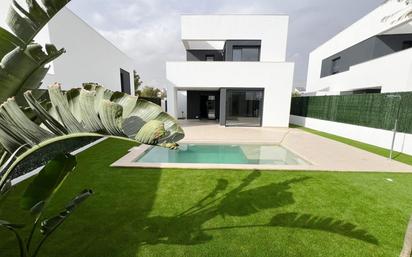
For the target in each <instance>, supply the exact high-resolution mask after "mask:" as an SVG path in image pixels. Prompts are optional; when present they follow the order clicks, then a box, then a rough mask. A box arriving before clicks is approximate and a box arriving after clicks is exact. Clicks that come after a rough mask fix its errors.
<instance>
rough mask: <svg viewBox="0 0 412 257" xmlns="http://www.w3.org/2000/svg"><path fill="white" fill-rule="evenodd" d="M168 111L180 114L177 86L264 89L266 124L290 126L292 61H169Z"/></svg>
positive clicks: (264, 123)
mask: <svg viewBox="0 0 412 257" xmlns="http://www.w3.org/2000/svg"><path fill="white" fill-rule="evenodd" d="M166 71H167V79H168V80H169V81H170V82H171V83H172V86H171V87H170V88H169V89H168V92H171V94H169V93H168V95H169V96H172V97H170V99H168V111H169V113H170V114H172V115H173V116H175V117H178V114H177V113H176V111H177V104H176V97H173V95H174V94H175V93H176V89H179V88H180V89H182V90H185V89H188V88H189V89H197V90H204V89H209V90H210V89H219V88H222V87H225V88H264V89H265V95H264V106H263V126H265V127H287V126H288V124H289V113H290V103H291V92H292V84H293V71H294V64H293V63H274V62H168V63H167V64H166Z"/></svg>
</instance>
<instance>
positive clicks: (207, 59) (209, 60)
mask: <svg viewBox="0 0 412 257" xmlns="http://www.w3.org/2000/svg"><path fill="white" fill-rule="evenodd" d="M206 61H207V62H213V61H215V56H214V55H206Z"/></svg>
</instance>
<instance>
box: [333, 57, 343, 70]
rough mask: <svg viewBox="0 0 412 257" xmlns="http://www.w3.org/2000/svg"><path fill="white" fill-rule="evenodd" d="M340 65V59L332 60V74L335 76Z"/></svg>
mask: <svg viewBox="0 0 412 257" xmlns="http://www.w3.org/2000/svg"><path fill="white" fill-rule="evenodd" d="M340 63H341V58H340V57H338V58H335V59H333V60H332V71H331V72H332V74H336V73H339V72H340Z"/></svg>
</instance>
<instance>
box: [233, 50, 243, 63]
mask: <svg viewBox="0 0 412 257" xmlns="http://www.w3.org/2000/svg"><path fill="white" fill-rule="evenodd" d="M233 61H234V62H241V61H242V48H240V47H234V48H233Z"/></svg>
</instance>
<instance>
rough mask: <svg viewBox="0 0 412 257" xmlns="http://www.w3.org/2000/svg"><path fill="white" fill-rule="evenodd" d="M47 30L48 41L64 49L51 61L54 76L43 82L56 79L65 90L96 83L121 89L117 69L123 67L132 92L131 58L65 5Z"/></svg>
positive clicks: (109, 87) (47, 82) (117, 89)
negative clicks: (63, 52)
mask: <svg viewBox="0 0 412 257" xmlns="http://www.w3.org/2000/svg"><path fill="white" fill-rule="evenodd" d="M68 24H70V26H68ZM63 28H64V29H63ZM49 32H50V40H51V42H52V43H53V44H56V46H58V47H64V48H65V49H66V51H67V52H66V53H65V54H64V55H62V56H61V57H60V58H58V59H57V60H56V61H54V63H53V64H54V70H55V75H54V76H53V77H49V78H48V79H46V81H45V84H46V85H47V84H49V83H52V82H59V83H62V85H63V88H65V89H68V88H72V87H78V86H80V85H81V84H82V83H84V82H96V83H99V84H101V85H103V86H105V87H107V88H108V89H111V90H114V91H121V82H120V69H123V70H125V71H127V72H129V74H130V81H131V91H132V92H134V79H133V61H132V60H131V59H130V58H129V57H127V56H126V55H125V54H124V53H123V52H121V51H120V50H119V49H117V48H116V47H115V46H114V45H112V44H111V43H110V42H109V41H107V40H106V39H105V38H103V37H102V36H101V35H100V34H99V33H98V32H96V31H95V30H94V29H93V28H91V27H90V26H89V25H87V24H86V23H85V22H84V21H83V20H81V19H80V18H78V17H77V16H76V15H75V14H74V13H73V12H71V11H70V10H69V9H67V8H64V9H63V10H61V11H60V12H59V13H58V14H57V15H56V17H55V18H54V19H53V21H52V22H51V23H50V24H49Z"/></svg>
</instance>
